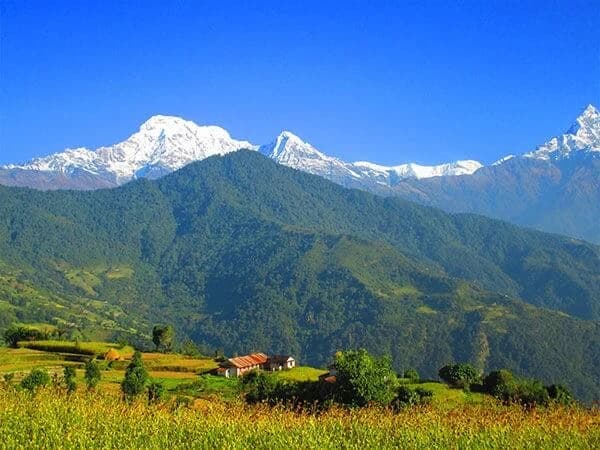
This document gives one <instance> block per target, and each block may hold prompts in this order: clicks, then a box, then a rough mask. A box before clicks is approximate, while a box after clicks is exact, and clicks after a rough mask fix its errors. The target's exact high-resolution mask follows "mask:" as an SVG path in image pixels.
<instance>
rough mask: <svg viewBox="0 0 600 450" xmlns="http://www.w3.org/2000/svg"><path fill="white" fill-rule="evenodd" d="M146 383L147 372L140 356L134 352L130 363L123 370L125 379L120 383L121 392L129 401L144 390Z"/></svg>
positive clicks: (137, 352)
mask: <svg viewBox="0 0 600 450" xmlns="http://www.w3.org/2000/svg"><path fill="white" fill-rule="evenodd" d="M147 382H148V372H147V371H146V368H145V367H144V363H143V361H142V354H141V353H140V352H139V351H136V352H135V353H134V354H133V358H132V359H131V363H129V365H128V366H127V369H126V370H125V378H124V379H123V381H122V382H121V391H122V392H123V394H125V396H126V397H127V398H129V399H132V398H133V397H136V396H138V395H139V394H141V393H142V392H143V391H144V389H145V388H146V383H147Z"/></svg>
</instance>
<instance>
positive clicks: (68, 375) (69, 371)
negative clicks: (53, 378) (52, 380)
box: [63, 366, 77, 394]
mask: <svg viewBox="0 0 600 450" xmlns="http://www.w3.org/2000/svg"><path fill="white" fill-rule="evenodd" d="M75 375H76V374H75V368H74V367H72V366H66V367H65V368H64V369H63V378H64V381H65V386H66V388H67V392H68V393H69V394H71V393H72V392H75V390H76V389H77V382H76V381H75Z"/></svg>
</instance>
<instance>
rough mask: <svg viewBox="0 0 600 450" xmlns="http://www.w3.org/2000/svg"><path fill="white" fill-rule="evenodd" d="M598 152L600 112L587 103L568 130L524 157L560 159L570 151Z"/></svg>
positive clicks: (569, 153) (599, 150)
mask: <svg viewBox="0 0 600 450" xmlns="http://www.w3.org/2000/svg"><path fill="white" fill-rule="evenodd" d="M575 151H584V152H600V113H599V112H598V110H597V109H596V108H595V107H594V106H593V105H588V106H587V107H586V108H585V109H584V110H583V112H582V113H581V114H580V115H579V117H577V119H576V120H575V123H574V124H573V125H572V126H571V128H569V130H568V131H567V132H566V133H565V134H563V135H561V136H557V137H553V138H552V139H550V140H549V141H548V142H546V143H544V144H543V145H540V146H539V147H538V148H536V149H535V150H534V151H532V152H529V153H526V154H525V155H523V156H525V157H526V158H536V159H562V158H568V157H569V156H570V155H571V153H572V152H575Z"/></svg>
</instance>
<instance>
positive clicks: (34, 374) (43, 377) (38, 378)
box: [21, 369, 50, 392]
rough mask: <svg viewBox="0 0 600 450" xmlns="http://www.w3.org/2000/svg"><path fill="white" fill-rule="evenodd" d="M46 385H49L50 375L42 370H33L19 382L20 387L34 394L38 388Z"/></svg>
mask: <svg viewBox="0 0 600 450" xmlns="http://www.w3.org/2000/svg"><path fill="white" fill-rule="evenodd" d="M48 384H50V375H48V372H46V371H45V370H42V369H33V370H32V371H31V372H29V375H27V376H26V377H25V378H23V379H22V380H21V387H22V388H23V389H26V390H28V391H30V392H35V391H36V390H37V389H38V388H40V387H42V386H47V385H48Z"/></svg>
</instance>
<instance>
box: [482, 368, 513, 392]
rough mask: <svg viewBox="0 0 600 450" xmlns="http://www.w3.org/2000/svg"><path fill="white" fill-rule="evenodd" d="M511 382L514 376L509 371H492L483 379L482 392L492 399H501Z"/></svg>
mask: <svg viewBox="0 0 600 450" xmlns="http://www.w3.org/2000/svg"><path fill="white" fill-rule="evenodd" d="M513 382H514V376H513V374H512V372H510V371H509V370H506V369H501V370H494V371H493V372H490V373H489V374H488V376H486V377H485V378H484V379H483V391H484V392H487V393H488V394H491V395H493V396H494V397H502V395H503V394H504V393H505V392H506V391H507V390H509V389H510V387H511V385H512V384H513Z"/></svg>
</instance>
